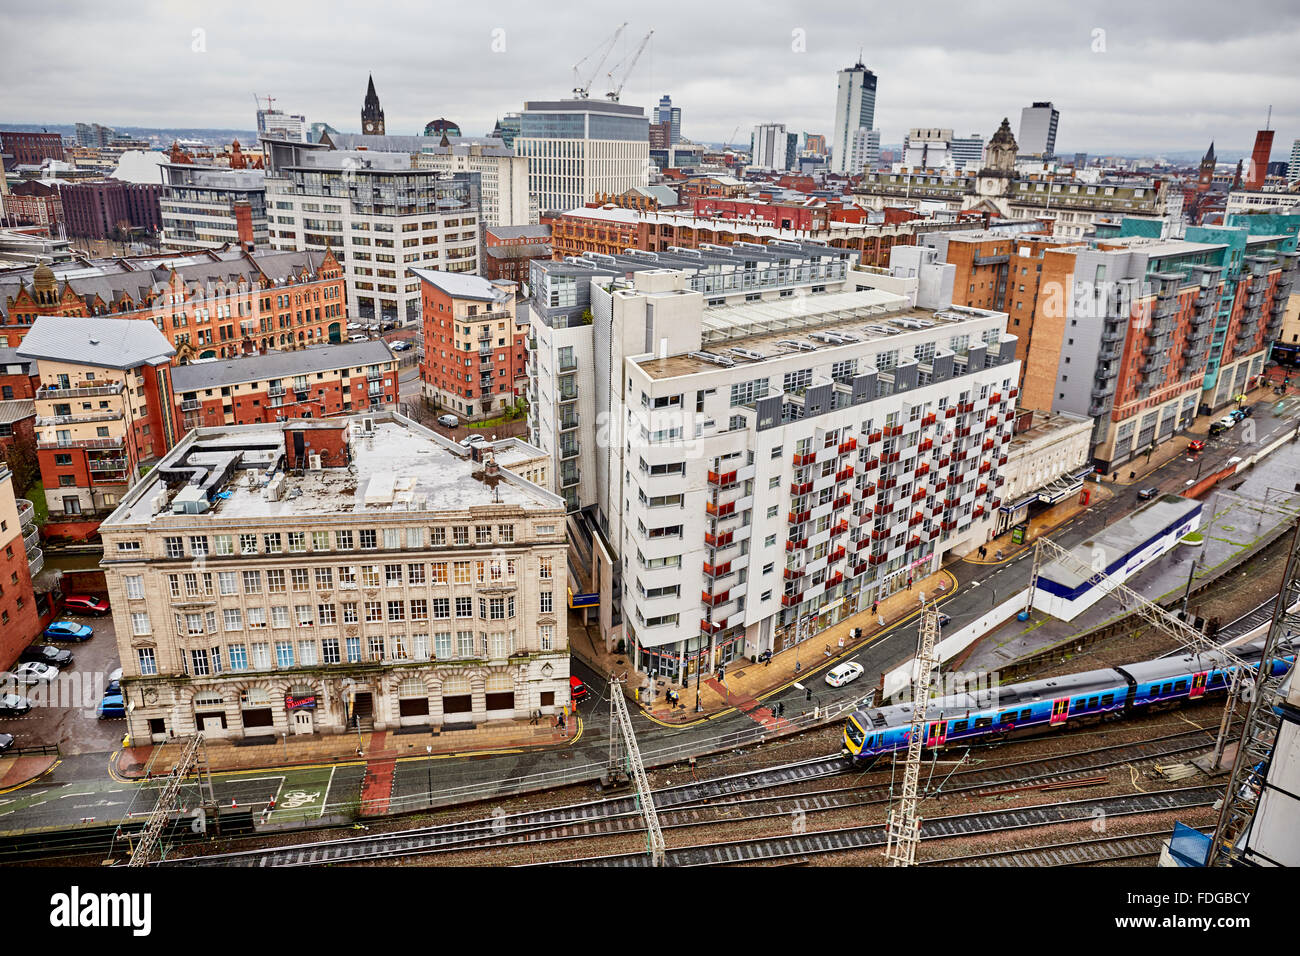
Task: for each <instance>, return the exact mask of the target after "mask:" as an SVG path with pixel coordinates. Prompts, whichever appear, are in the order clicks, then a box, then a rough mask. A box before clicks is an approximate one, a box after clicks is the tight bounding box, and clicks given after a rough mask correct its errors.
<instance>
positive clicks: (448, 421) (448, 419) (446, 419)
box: [438, 415, 460, 428]
mask: <svg viewBox="0 0 1300 956" xmlns="http://www.w3.org/2000/svg"><path fill="white" fill-rule="evenodd" d="M438 424H439V425H442V426H444V427H446V428H455V427H456V426H457V425H459V424H460V419H459V418H457V417H456V416H455V415H439V416H438Z"/></svg>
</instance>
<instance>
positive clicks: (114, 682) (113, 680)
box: [104, 667, 122, 694]
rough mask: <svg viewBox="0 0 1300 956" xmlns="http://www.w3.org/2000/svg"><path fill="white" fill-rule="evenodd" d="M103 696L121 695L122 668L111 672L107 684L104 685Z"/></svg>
mask: <svg viewBox="0 0 1300 956" xmlns="http://www.w3.org/2000/svg"><path fill="white" fill-rule="evenodd" d="M104 693H105V694H120V693H122V668H120V667H119V668H118V669H117V670H115V671H112V672H111V673H110V674H109V675H108V683H107V684H105V685H104Z"/></svg>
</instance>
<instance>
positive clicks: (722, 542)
mask: <svg viewBox="0 0 1300 956" xmlns="http://www.w3.org/2000/svg"><path fill="white" fill-rule="evenodd" d="M735 537H736V532H734V531H726V532H723V533H722V534H713V533H712V532H709V531H706V532H704V543H705V544H707V545H708V546H709V547H711V548H725V547H726V546H727V545H729V544H731V542H732V540H733V539H734V538H735Z"/></svg>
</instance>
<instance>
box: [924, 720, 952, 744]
mask: <svg viewBox="0 0 1300 956" xmlns="http://www.w3.org/2000/svg"><path fill="white" fill-rule="evenodd" d="M947 739H948V721H946V720H932V721H930V724H929V726H928V727H927V728H926V733H925V745H926V746H927V747H942V746H943V745H944V742H945V741H946V740H947Z"/></svg>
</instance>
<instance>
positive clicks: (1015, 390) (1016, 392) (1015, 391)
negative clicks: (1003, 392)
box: [1007, 388, 1020, 398]
mask: <svg viewBox="0 0 1300 956" xmlns="http://www.w3.org/2000/svg"><path fill="white" fill-rule="evenodd" d="M1019 394H1020V389H1018V388H1013V389H1011V390H1010V391H1009V392H1007V397H1008V398H1015V397H1016V396H1017V395H1019Z"/></svg>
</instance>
